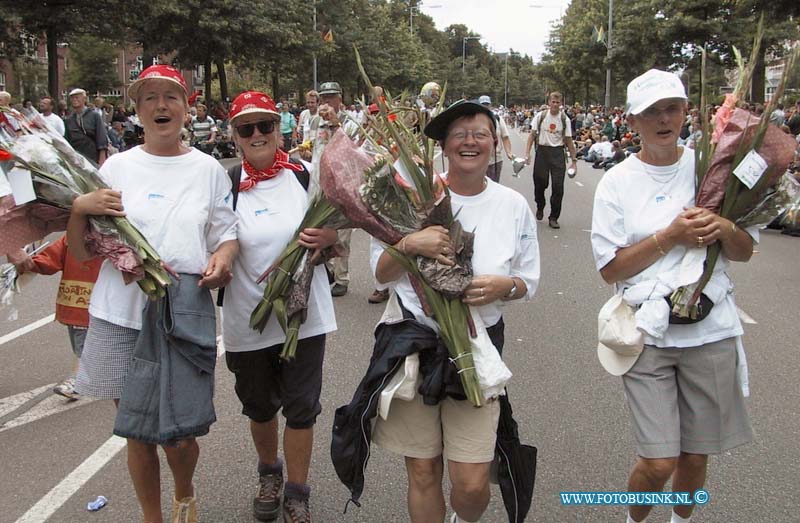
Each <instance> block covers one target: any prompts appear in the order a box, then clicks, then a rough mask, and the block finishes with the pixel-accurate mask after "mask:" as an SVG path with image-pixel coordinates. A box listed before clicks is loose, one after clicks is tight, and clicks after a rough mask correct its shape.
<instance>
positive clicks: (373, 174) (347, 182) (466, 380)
mask: <svg viewBox="0 0 800 523" xmlns="http://www.w3.org/2000/svg"><path fill="white" fill-rule="evenodd" d="M356 61H357V63H358V66H359V69H360V71H361V75H362V77H363V78H364V81H365V83H366V85H367V86H368V87H369V88H370V90H373V86H372V83H371V82H370V80H369V77H368V76H367V74H366V72H365V71H364V68H363V66H362V64H361V58H360V56H359V54H358V50H356ZM441 100H444V96H442V97H441ZM441 103H442V102H441V101H440V108H441ZM377 105H378V108H379V112H378V113H377V114H375V115H368V118H369V128H370V129H371V133H370V134H366V133H365V136H364V138H365V139H366V141H367V142H368V144H369V147H368V148H365V147H361V148H359V147H358V146H357V145H356V144H355V143H353V141H352V140H350V139H349V138H348V137H347V136H346V135H345V134H344V133H342V132H341V131H339V132H337V133H335V134H334V136H333V137H332V139H331V141H330V143H329V144H328V145H327V147H326V149H325V151H324V153H323V155H322V160H321V164H320V185H321V186H322V188H323V190H324V191H325V194H326V196H327V198H328V199H329V200H330V201H331V203H332V204H333V205H334V206H336V207H337V208H338V209H339V210H340V211H341V212H342V213H343V214H344V215H345V216H347V218H348V219H349V220H350V222H351V223H352V224H353V225H354V226H356V227H359V228H361V229H364V230H365V231H366V232H368V233H369V234H370V235H372V236H374V237H375V238H376V239H378V240H380V241H382V242H383V243H386V244H388V245H389V246H391V245H395V244H397V243H398V242H399V241H400V240H401V239H402V238H403V237H404V236H405V235H407V234H409V233H411V232H414V231H417V230H420V229H422V228H424V227H428V226H430V225H441V226H443V227H445V228H446V229H448V230H449V231H450V238H451V240H452V242H453V247H454V248H453V252H452V254H450V258H451V260H453V261H454V262H455V265H453V266H449V265H444V264H441V263H439V262H437V261H436V260H430V259H427V258H424V257H415V256H410V255H408V254H406V253H404V252H402V251H401V250H398V249H394V248H392V247H387V251H388V252H389V253H390V254H391V255H392V256H393V257H394V258H395V259H396V260H397V261H398V262H399V263H400V264H401V265H402V266H403V267H404V268H405V269H406V270H407V271H408V274H409V279H410V281H411V283H412V285H413V286H414V289H415V291H416V293H417V295H418V296H419V298H420V302H421V304H422V307H423V310H424V311H425V313H426V315H428V316H429V317H431V318H433V319H434V321H436V323H437V324H438V326H439V330H440V333H441V337H442V340H443V342H444V344H445V346H446V347H447V349H448V352H449V354H450V359H451V361H452V362H453V363H454V364H455V365H456V366H457V368H458V373H459V376H460V379H461V384H462V386H463V388H464V392H465V395H466V397H467V399H468V400H469V401H470V402H471V403H472V404H473V405H475V406H476V407H480V406H481V405H483V400H484V398H483V392H482V390H481V387H480V383H479V380H478V375H477V372H476V369H475V362H474V360H473V356H472V347H471V342H470V336H471V335H473V336H474V335H475V332H476V331H475V326H474V324H473V321H472V316H471V314H470V311H469V308H468V307H467V306H466V305H465V304H464V303H463V302H462V301H461V294H462V293H463V291H464V289H465V288H466V287H467V286H468V285H469V283H470V280H471V278H472V267H471V256H472V242H473V236H472V234H471V233H469V232H466V231H464V230H463V229H462V228H461V226H460V224H459V223H458V221H457V219H456V217H455V216H453V214H452V211H451V206H450V196H449V191H448V189H447V184H446V183H445V182H444V181H443V180H442V178H440V177H439V176H438V175H437V174H436V173H435V171H434V168H433V157H434V142H433V140H430V139H427V138H426V137H424V136H422V137H421V136H418V135H417V134H416V133H414V132H413V131H412V130H411V129H410V128H409V127H408V126H407V125H406V123H405V121H406V118H405V116H406V115H407V113H409V112H414V113H415V118H413V119H412V118H408V121H416V122H419V123H420V124H421V125H424V124H425V123H426V121H427V114H426V113H425V112H424V111H421V110H420V108H419V107H418V106H416V105H415V104H414V105H410V106H406V105H405V104H403V103H401V104H398V106H394V107H393V106H391V105H389V103H388V102H387V100H386V98H380V99H379V100H378V101H377ZM365 149H368V150H369V151H370V153H374V154H368V153H367V152H366V151H365Z"/></svg>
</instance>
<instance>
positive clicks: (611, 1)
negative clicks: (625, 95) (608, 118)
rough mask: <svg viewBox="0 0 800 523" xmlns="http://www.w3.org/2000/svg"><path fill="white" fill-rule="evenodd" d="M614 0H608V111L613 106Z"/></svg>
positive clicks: (606, 100)
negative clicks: (612, 44)
mask: <svg viewBox="0 0 800 523" xmlns="http://www.w3.org/2000/svg"><path fill="white" fill-rule="evenodd" d="M613 20H614V0H608V35H607V36H606V38H607V40H606V62H608V63H607V64H606V99H605V102H606V103H605V106H606V113H607V112H608V110H609V107H611V28H612V26H613V25H614V24H613Z"/></svg>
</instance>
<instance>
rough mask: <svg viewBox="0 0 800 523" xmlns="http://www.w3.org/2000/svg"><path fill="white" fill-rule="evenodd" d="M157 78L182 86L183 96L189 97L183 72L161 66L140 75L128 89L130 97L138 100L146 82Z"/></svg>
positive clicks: (146, 70) (155, 66)
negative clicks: (141, 88) (137, 96)
mask: <svg viewBox="0 0 800 523" xmlns="http://www.w3.org/2000/svg"><path fill="white" fill-rule="evenodd" d="M155 78H158V79H162V80H167V81H170V82H173V83H176V84H178V85H180V86H181V89H183V94H185V95H187V96H188V95H189V89H188V88H187V87H186V80H184V79H183V75H182V74H181V72H180V71H178V70H177V69H175V68H174V67H172V66H171V65H166V64H159V65H151V66H150V67H148V68H146V69H145V70H144V71H142V72H141V73H139V78H137V79H136V81H135V82H133V83H132V84H131V86H130V87H128V96H130V97H131V98H133V99H134V100H136V95H137V94H138V92H139V88H140V87H141V86H142V84H143V83H144V81H145V80H152V79H155Z"/></svg>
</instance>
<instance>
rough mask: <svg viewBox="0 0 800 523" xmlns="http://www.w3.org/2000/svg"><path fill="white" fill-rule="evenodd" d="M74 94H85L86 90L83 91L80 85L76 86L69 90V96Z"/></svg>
mask: <svg viewBox="0 0 800 523" xmlns="http://www.w3.org/2000/svg"><path fill="white" fill-rule="evenodd" d="M76 94H82V95H83V96H86V91H84V90H83V89H81V88H80V87H76V88H75V89H73V90H72V91H70V92H69V95H70V96H73V95H76Z"/></svg>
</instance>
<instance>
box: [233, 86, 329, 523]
mask: <svg viewBox="0 0 800 523" xmlns="http://www.w3.org/2000/svg"><path fill="white" fill-rule="evenodd" d="M230 121H231V126H232V127H233V136H234V140H235V141H236V145H237V146H238V148H239V150H240V151H241V152H242V154H243V156H244V160H243V162H242V173H241V183H240V184H239V194H238V197H237V199H236V200H235V201H236V214H237V215H238V217H239V229H238V237H239V242H240V246H241V250H240V253H239V257H238V258H237V259H236V261H235V262H234V265H233V274H234V277H233V280H232V281H231V283H230V284H229V285H228V288H227V290H226V293H225V301H224V305H223V325H222V327H223V339H224V343H225V351H226V352H225V359H226V362H227V364H228V368H229V369H230V370H231V372H233V373H234V375H235V376H236V395H237V396H238V397H239V400H240V401H241V402H242V406H243V408H242V413H243V414H244V415H245V416H247V417H248V418H249V419H250V431H251V433H252V436H253V443H254V444H255V447H256V451H257V453H258V475H259V486H258V493H257V495H256V497H255V499H254V500H253V512H254V515H255V517H256V518H257V519H259V520H261V521H272V520H275V519H277V518H278V517H279V516H280V513H281V502H283V520H284V521H290V522H295V521H297V522H310V521H311V512H310V509H309V501H308V499H309V493H310V489H309V487H308V485H307V482H308V469H309V464H310V461H311V447H312V443H313V430H314V423H315V421H316V418H317V415H318V414H319V413H320V411H321V406H320V402H319V398H320V393H321V390H322V361H323V357H324V353H325V335H326V334H327V333H329V332H332V331H334V330H336V318H335V316H334V312H333V300H332V298H331V293H330V290H329V288H328V279H327V275H326V273H325V267H324V266H323V265H318V266H317V267H316V268H315V272H314V277H313V281H312V286H311V295H310V298H309V304H308V317H307V319H306V321H305V323H303V325H302V326H301V327H300V333H299V339H300V341H299V343H298V347H297V356H296V358H295V359H294V360H292V361H290V362H286V361H282V360H281V359H280V358H279V353H280V351H281V348H282V346H283V342H284V340H285V334H284V333H283V330H282V329H281V328H280V326H279V325H278V322H277V320H276V318H275V315H273V316H272V317H271V318H270V320H269V322H268V323H267V326H266V328H265V329H264V331H263V332H262V333H258V332H257V331H254V330H252V329H251V328H250V327H249V321H250V313H251V312H252V310H253V309H254V308H255V306H256V304H257V303H258V302H259V301H260V300H261V298H262V296H263V293H264V285H265V284H264V283H262V284H258V283H256V281H257V280H258V278H259V276H260V275H261V273H262V272H263V271H264V269H266V268H267V267H269V266H270V265H271V264H272V263H273V262H274V261H275V260H276V259H277V258H278V256H279V255H280V253H281V252H282V251H283V249H284V247H286V244H287V243H288V242H289V241H290V240H291V239H292V236H293V235H294V233H295V231H296V230H297V227H298V226H299V225H300V222H301V221H302V219H303V216H304V215H305V212H306V208H307V207H308V201H309V198H308V194H307V192H306V189H305V188H304V186H303V183H301V182H300V181H299V178H300V177H302V176H303V175H307V173H308V171H309V170H310V169H311V164H308V163H305V162H302V163H301V162H300V161H297V163H294V162H292V161H290V160H289V155H288V154H286V153H285V152H284V151H282V150H281V149H280V148H279V147H280V145H281V143H282V137H281V134H280V128H279V122H280V114H279V113H278V111H277V110H276V108H275V103H274V102H273V101H272V99H271V98H270V97H269V96H267V95H266V94H264V93H259V92H256V91H248V92H245V93H242V94H240V95H239V96H237V97H236V99H235V100H234V101H233V103H232V104H231V111H230ZM234 178H235V177H234ZM336 239H337V236H336V231H335V230H333V229H305V230H304V231H303V232H302V233H301V234H300V243H301V245H303V246H304V247H308V248H310V249H320V250H321V249H324V248H326V247H329V246H330V245H332V244H333V243H335V242H336ZM280 409H283V416H284V418H286V429H285V431H284V438H283V441H284V446H283V447H284V448H283V450H284V456H285V459H286V466H287V467H286V468H287V482H286V485H285V488H283V486H284V485H283V483H284V478H283V460H281V459H280V458H279V457H278V418H277V413H278V410H280ZM282 488H283V491H284V492H283V497H281V489H282Z"/></svg>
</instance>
